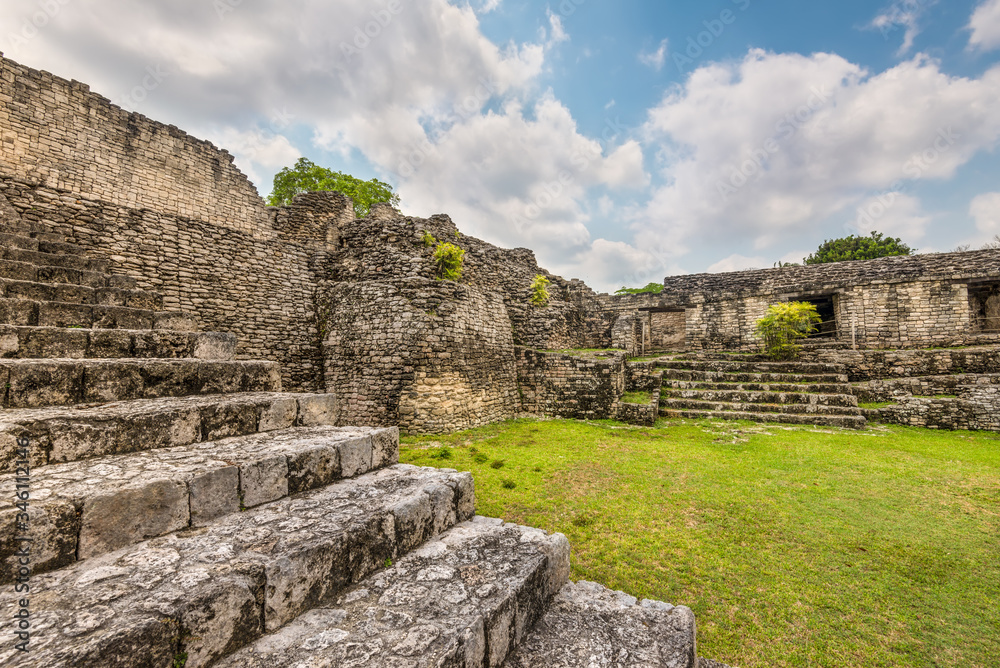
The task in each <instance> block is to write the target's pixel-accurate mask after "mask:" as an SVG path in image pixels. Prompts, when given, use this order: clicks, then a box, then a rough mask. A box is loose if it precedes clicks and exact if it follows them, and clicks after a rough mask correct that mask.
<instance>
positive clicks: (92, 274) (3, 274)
mask: <svg viewBox="0 0 1000 668" xmlns="http://www.w3.org/2000/svg"><path fill="white" fill-rule="evenodd" d="M54 257H61V256H54ZM65 257H70V256H65ZM0 278H4V279H8V280H14V281H30V282H38V283H60V284H74V285H82V286H85V287H91V288H104V287H107V286H108V283H109V279H110V276H109V275H108V274H103V273H100V272H96V271H85V270H83V269H73V268H71V267H63V266H55V265H36V264H31V263H28V262H22V261H19V260H9V259H0Z"/></svg>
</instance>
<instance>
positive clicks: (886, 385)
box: [852, 374, 1000, 403]
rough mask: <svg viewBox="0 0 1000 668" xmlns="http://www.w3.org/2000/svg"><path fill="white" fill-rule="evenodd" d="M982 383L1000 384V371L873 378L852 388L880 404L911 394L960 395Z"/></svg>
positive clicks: (865, 400) (867, 400)
mask: <svg viewBox="0 0 1000 668" xmlns="http://www.w3.org/2000/svg"><path fill="white" fill-rule="evenodd" d="M980 385H983V386H988V385H1000V374H961V375H949V376H922V377H918V378H897V379H885V380H881V379H880V380H870V381H867V382H864V383H861V384H859V385H855V386H854V387H853V388H852V390H853V392H854V395H855V396H856V397H857V398H858V401H859V402H862V403H879V402H883V401H895V400H896V399H898V398H899V397H909V396H918V397H936V396H938V395H944V394H949V395H956V396H958V395H959V393H960V392H964V391H966V390H968V387H969V386H980Z"/></svg>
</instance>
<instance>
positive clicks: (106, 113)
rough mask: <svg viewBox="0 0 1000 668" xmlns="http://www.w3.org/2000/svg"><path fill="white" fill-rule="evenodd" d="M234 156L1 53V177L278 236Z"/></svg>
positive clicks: (81, 86)
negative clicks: (270, 225)
mask: <svg viewBox="0 0 1000 668" xmlns="http://www.w3.org/2000/svg"><path fill="white" fill-rule="evenodd" d="M232 162H233V157H232V156H231V155H230V154H229V153H228V152H226V151H222V150H219V149H217V148H216V147H215V146H213V145H212V144H211V143H209V142H206V141H201V140H198V139H195V138H194V137H192V136H190V135H188V134H187V133H185V132H183V131H181V130H178V129H177V128H176V127H174V126H170V125H164V124H162V123H157V122H156V121H153V120H150V119H148V118H146V117H145V116H142V115H141V114H137V113H130V112H127V111H125V110H123V109H121V108H120V107H118V106H116V105H113V104H111V103H110V101H109V100H108V99H107V98H105V97H102V96H100V95H97V94H95V93H92V92H91V91H90V88H89V87H88V86H87V85H85V84H82V83H80V82H77V81H67V80H66V79H62V78H60V77H57V76H54V75H52V74H49V73H48V72H42V71H39V70H34V69H31V68H28V67H24V66H23V65H20V64H18V63H16V62H14V61H13V60H10V59H8V58H3V57H2V56H0V174H3V175H4V176H5V177H7V178H10V179H14V180H17V181H20V182H22V183H27V184H31V185H34V186H37V187H40V188H43V189H45V190H47V191H50V192H51V191H59V192H69V193H75V194H78V195H83V196H85V197H86V198H87V199H90V200H93V201H100V202H104V203H107V204H110V205H114V206H118V207H122V208H125V209H129V210H150V211H156V212H157V213H159V214H161V215H168V216H175V217H180V218H184V219H187V220H192V221H199V222H203V223H210V224H212V225H215V226H218V227H225V228H229V229H234V230H238V231H240V232H243V233H246V234H249V235H251V236H255V237H257V236H263V237H265V238H266V237H269V236H272V235H271V233H270V229H269V225H268V222H267V219H268V215H267V211H266V208H265V206H264V202H263V200H261V198H260V197H259V196H258V194H257V191H256V190H255V189H254V187H253V186H252V185H251V184H250V182H249V181H248V180H247V178H246V176H244V175H243V174H242V173H241V172H240V171H239V170H238V169H237V168H236V167H234V166H233V164H232Z"/></svg>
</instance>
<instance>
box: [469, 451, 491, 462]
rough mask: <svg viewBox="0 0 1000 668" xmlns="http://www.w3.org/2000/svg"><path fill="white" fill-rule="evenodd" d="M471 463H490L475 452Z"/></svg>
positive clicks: (481, 454)
mask: <svg viewBox="0 0 1000 668" xmlns="http://www.w3.org/2000/svg"><path fill="white" fill-rule="evenodd" d="M472 461H474V462H476V463H477V464H485V463H486V462H488V461H490V458H489V457H488V456H486V455H484V454H483V453H481V452H477V453H476V454H474V455H473V456H472Z"/></svg>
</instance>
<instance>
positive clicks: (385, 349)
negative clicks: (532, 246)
mask: <svg viewBox="0 0 1000 668" xmlns="http://www.w3.org/2000/svg"><path fill="white" fill-rule="evenodd" d="M323 298H324V300H325V305H324V306H323V311H324V321H323V322H324V324H323V328H324V330H325V331H326V335H325V345H324V351H325V365H326V367H325V378H326V390H327V391H328V392H331V393H335V394H336V395H337V396H338V398H339V405H340V419H341V421H342V422H345V423H349V424H358V425H383V424H398V425H399V427H400V428H401V429H403V430H404V431H409V432H416V433H439V432H447V431H454V430H457V429H467V428H470V427H475V426H478V425H482V424H487V423H490V422H495V421H498V420H504V419H507V418H511V417H513V416H514V415H515V414H516V412H517V410H518V401H517V393H516V375H515V370H514V343H513V339H512V337H511V326H510V320H509V319H508V318H507V317H506V313H505V311H504V307H503V301H502V300H501V299H500V298H499V296H498V295H497V294H496V293H492V292H487V291H484V290H482V289H481V288H477V287H474V286H469V285H463V284H460V283H456V282H454V281H437V280H434V279H428V278H423V277H420V276H414V277H410V278H405V279H398V280H391V281H385V282H378V281H362V282H343V283H334V284H331V285H330V286H328V287H327V289H326V291H325V293H324V297H323Z"/></svg>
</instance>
